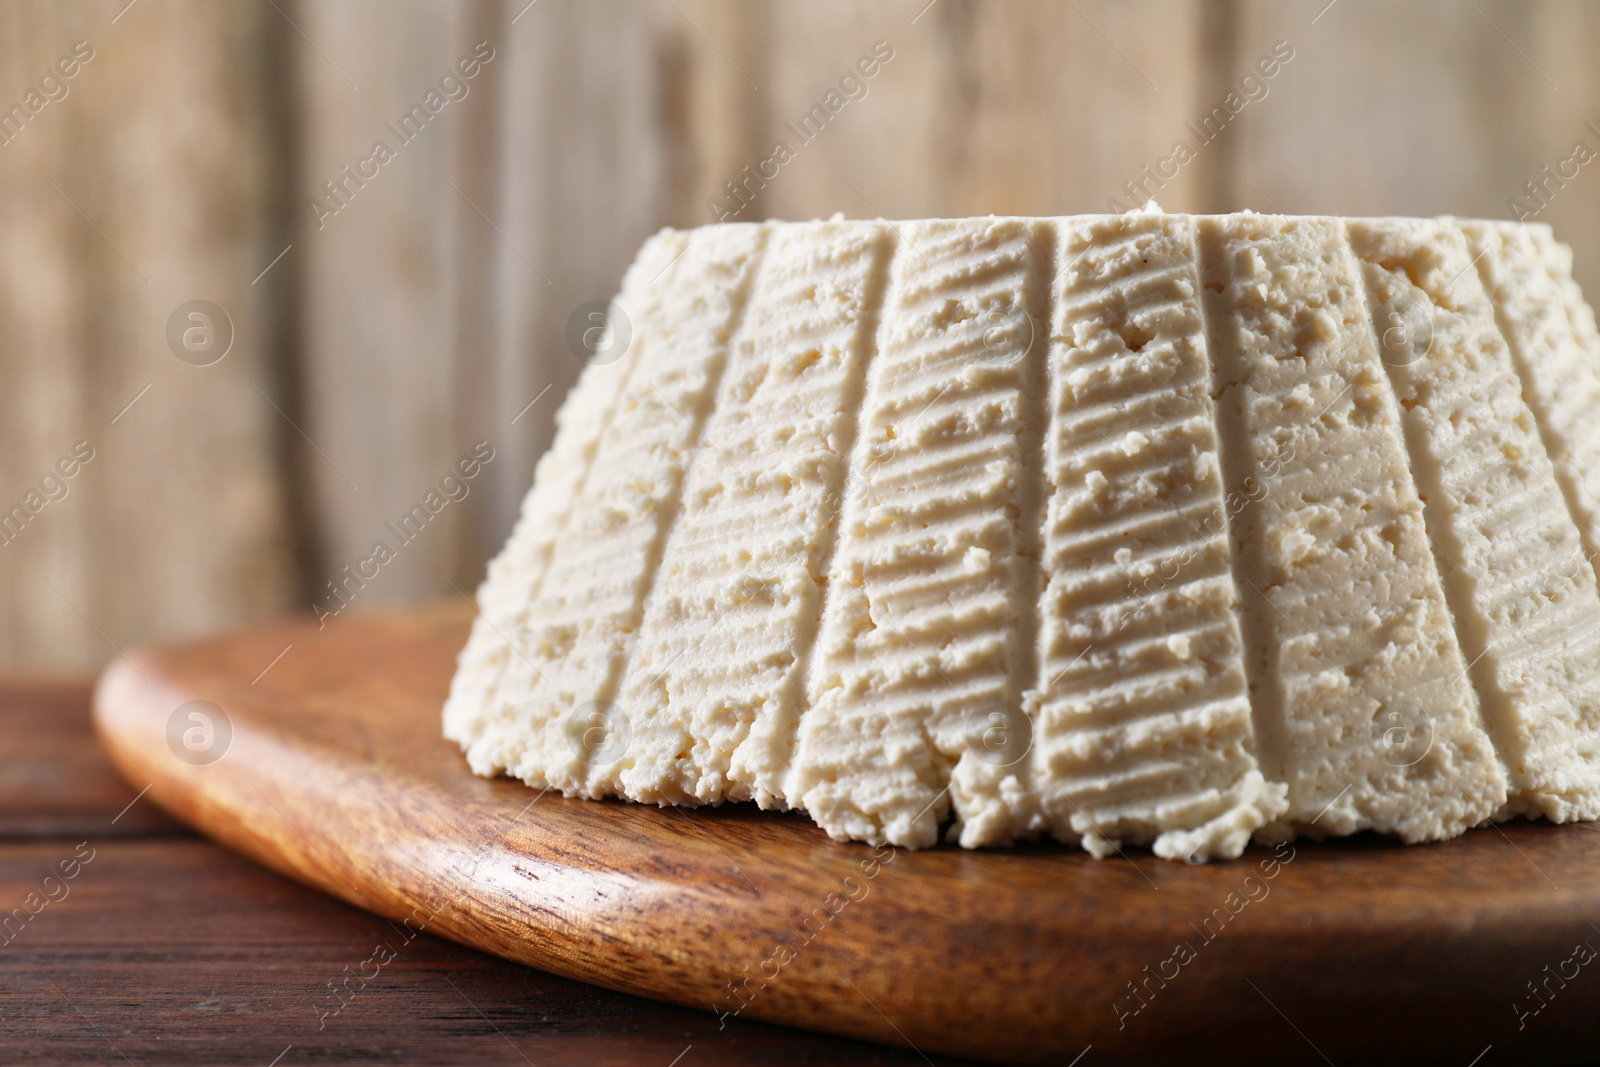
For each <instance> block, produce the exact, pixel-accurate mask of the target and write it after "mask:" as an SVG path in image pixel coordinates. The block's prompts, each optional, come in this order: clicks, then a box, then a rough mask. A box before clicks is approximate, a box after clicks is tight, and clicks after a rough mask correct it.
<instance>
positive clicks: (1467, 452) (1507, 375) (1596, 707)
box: [1349, 219, 1600, 821]
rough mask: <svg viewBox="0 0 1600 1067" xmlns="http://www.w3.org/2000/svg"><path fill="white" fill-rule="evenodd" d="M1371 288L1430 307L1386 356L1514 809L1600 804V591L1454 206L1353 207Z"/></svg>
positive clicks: (1407, 304) (1577, 815) (1409, 313)
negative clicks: (1399, 349) (1395, 213)
mask: <svg viewBox="0 0 1600 1067" xmlns="http://www.w3.org/2000/svg"><path fill="white" fill-rule="evenodd" d="M1349 230H1350V234H1351V239H1352V242H1353V244H1354V246H1355V251H1356V254H1357V255H1358V256H1359V257H1360V258H1361V260H1362V268H1363V273H1364V274H1365V278H1366V285H1367V300H1368V303H1369V305H1371V307H1372V308H1373V309H1374V312H1375V314H1374V317H1375V318H1376V317H1377V311H1378V309H1381V308H1391V309H1398V313H1399V314H1400V315H1401V316H1402V317H1414V316H1416V315H1420V316H1425V317H1426V321H1427V323H1428V327H1427V329H1428V335H1429V342H1428V343H1427V344H1426V345H1413V346H1412V347H1411V349H1410V350H1409V351H1408V353H1407V354H1406V356H1405V357H1404V358H1395V359H1388V360H1386V361H1385V363H1386V365H1387V367H1388V370H1389V374H1390V377H1391V379H1392V380H1393V382H1394V387H1395V393H1396V395H1397V396H1398V397H1399V399H1400V403H1401V406H1402V407H1403V408H1405V409H1406V415H1405V430H1406V438H1407V440H1408V442H1409V443H1410V446H1411V462H1412V470H1413V471H1414V472H1415V475H1416V478H1417V482H1418V486H1419V488H1420V490H1421V491H1422V493H1423V495H1424V498H1425V499H1426V501H1427V520H1428V532H1429V535H1430V537H1431V538H1432V539H1433V543H1434V552H1435V554H1436V556H1437V558H1438V559H1439V562H1440V568H1441V572H1442V574H1443V576H1444V586H1445V592H1446V595H1447V596H1448V597H1449V599H1450V607H1451V610H1452V611H1453V613H1454V615H1455V626H1456V634H1457V636H1458V638H1459V640H1460V644H1461V648H1462V651H1463V653H1464V654H1465V655H1466V656H1467V657H1468V663H1469V666H1470V672H1469V673H1471V675H1472V678H1473V681H1474V683H1475V684H1476V688H1477V692H1478V699H1479V703H1480V705H1481V706H1482V710H1483V720H1484V723H1485V725H1486V726H1487V728H1488V732H1489V736H1490V737H1492V738H1493V739H1494V744H1495V748H1496V749H1497V750H1498V751H1499V753H1500V757H1501V759H1502V760H1503V762H1504V763H1505V765H1506V767H1507V769H1508V771H1509V778H1510V783H1511V797H1510V801H1509V810H1510V811H1511V812H1512V813H1514V814H1523V813H1529V812H1534V813H1538V814H1541V815H1544V816H1546V817H1548V818H1550V819H1552V820H1558V821H1567V820H1571V819H1593V818H1596V817H1597V816H1600V774H1597V773H1596V770H1597V768H1600V625H1596V624H1597V622H1600V594H1597V592H1596V587H1595V575H1594V572H1593V570H1591V569H1589V568H1585V567H1582V566H1579V565H1575V564H1574V561H1576V560H1578V559H1580V558H1581V554H1582V547H1581V544H1580V540H1579V536H1578V530H1577V527H1576V525H1575V524H1574V523H1573V521H1572V517H1571V514H1570V513H1569V511H1568V508H1567V503H1566V501H1565V500H1564V499H1563V497H1562V495H1561V490H1560V488H1559V486H1558V485H1557V483H1556V479H1555V469H1554V466H1553V465H1552V463H1551V460H1550V456H1549V454H1548V453H1547V452H1546V451H1545V449H1544V446H1543V444H1542V443H1541V441H1540V440H1539V433H1538V429H1537V427H1536V425H1535V423H1534V418H1533V415H1532V414H1531V413H1530V412H1529V410H1528V406H1527V405H1526V404H1525V403H1524V402H1523V399H1522V385H1521V382H1520V381H1519V379H1518V377H1517V374H1516V370H1515V368H1514V366H1513V364H1512V359H1511V354H1510V351H1509V349H1508V348H1507V346H1506V342H1505V340H1504V338H1503V337H1502V336H1501V334H1500V331H1499V327H1498V325H1497V322H1496V317H1495V311H1494V305H1493V303H1492V302H1491V300H1490V298H1489V296H1488V295H1487V294H1486V293H1485V291H1484V288H1483V285H1482V283H1481V282H1480V281H1479V277H1478V274H1477V271H1476V270H1474V264H1473V253H1472V251H1471V249H1470V247H1469V245H1468V242H1467V238H1466V236H1465V235H1464V234H1463V233H1462V231H1461V229H1460V228H1459V227H1458V226H1455V225H1453V224H1451V223H1449V222H1425V221H1420V220H1411V219H1396V220H1383V221H1381V222H1379V221H1352V222H1351V223H1350V225H1349Z"/></svg>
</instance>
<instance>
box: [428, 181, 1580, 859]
mask: <svg viewBox="0 0 1600 1067" xmlns="http://www.w3.org/2000/svg"><path fill="white" fill-rule="evenodd" d="M616 303H617V305H618V306H619V308H620V309H621V311H622V313H623V314H625V315H626V316H627V318H628V323H629V326H630V327H631V334H632V337H631V342H630V344H629V345H628V348H627V350H626V352H625V353H624V354H623V355H622V356H621V358H618V359H616V360H614V361H611V362H607V363H604V364H598V365H595V366H591V367H589V368H587V369H586V370H585V371H584V373H583V375H582V377H581V378H580V380H579V383H578V385H577V386H576V387H575V388H574V389H573V391H572V393H571V394H570V395H569V397H568V399H567V402H566V404H565V405H564V406H563V408H562V410H561V413H560V415H559V416H558V429H557V434H556V439H555V443H554V445H553V446H552V448H551V450H550V452H549V453H548V454H547V455H546V457H545V458H544V459H543V460H542V461H541V463H540V464H539V468H538V471H537V474H536V478H535V484H534V487H533V489H532V490H531V491H530V493H529V495H528V498H527V500H526V501H525V503H524V506H523V512H522V517H521V519H520V520H519V522H518V523H517V526H516V529H515V530H514V532H513V533H512V536H511V539H510V541H509V542H508V544H507V546H506V548H505V550H504V551H503V552H502V553H501V555H500V556H499V557H497V559H496V560H495V561H494V562H493V563H492V564H491V566H490V568H489V573H488V577H487V578H486V579H485V582H484V584H483V586H482V588H481V589H480V590H479V594H478V605H479V617H478V618H477V620H476V622H475V624H474V626H473V629H472V634H471V637H470V638H469V640H468V643H467V646H466V648H465V649H464V650H463V652H462V654H461V660H460V664H459V668H458V671H457V674H456V678H455V681H454V683H453V685H452V688H451V693H450V697H449V700H448V702H447V704H446V707H445V710H444V724H445V733H446V735H447V736H448V737H450V738H451V739H452V740H455V741H456V742H458V743H459V744H460V745H461V746H462V748H463V750H464V751H465V753H466V756H467V759H468V762H469V764H470V765H471V767H472V769H473V770H474V771H476V772H478V773H480V774H484V775H496V774H507V775H511V776H514V777H517V778H520V779H522V780H523V781H525V782H527V783H528V784H529V785H531V786H535V787H538V788H541V789H543V788H550V789H555V790H558V791H560V792H562V793H564V794H566V795H569V796H584V797H606V796H618V797H624V798H627V799H630V800H635V801H641V802H646V803H655V804H679V805H698V804H716V803H721V802H723V801H728V800H734V801H740V800H753V801H755V802H756V803H758V804H760V805H761V806H762V807H767V808H780V809H782V808H791V809H801V810H804V811H805V812H807V813H808V814H809V815H810V816H811V817H812V818H813V819H814V820H815V821H816V822H817V823H818V824H820V825H821V826H822V827H823V828H824V829H826V830H827V831H828V833H830V834H831V835H832V836H834V837H836V838H840V839H851V840H861V841H869V842H873V843H884V842H887V843H891V844H894V845H899V846H907V847H924V846H928V845H932V844H934V843H936V842H938V841H939V840H941V839H944V840H950V841H955V842H959V843H960V844H961V845H963V846H966V847H978V846H985V845H1002V844H1007V843H1010V842H1013V841H1018V840H1024V839H1029V838H1037V837H1043V836H1049V837H1054V838H1056V839H1058V840H1061V841H1065V842H1069V843H1074V844H1080V845H1081V846H1082V847H1083V848H1085V849H1086V850H1088V851H1089V852H1091V853H1093V854H1094V855H1096V856H1105V855H1113V854H1116V853H1118V852H1119V851H1121V850H1123V849H1124V848H1127V847H1132V846H1142V847H1148V848H1150V849H1151V850H1152V851H1153V852H1154V853H1155V854H1157V855H1159V856H1162V857H1166V858H1170V859H1183V860H1187V861H1190V862H1200V861H1205V860H1209V859H1221V858H1231V857H1234V856H1237V855H1239V853H1240V852H1241V851H1243V849H1244V848H1245V847H1246V846H1247V845H1248V844H1249V843H1250V842H1251V841H1252V840H1255V841H1277V840H1283V839H1287V838H1290V837H1293V836H1296V835H1307V836H1316V837H1321V836H1328V835H1343V834H1350V833H1354V832H1357V831H1360V830H1374V831H1378V832H1382V833H1388V834H1393V835H1395V836H1398V837H1400V838H1401V839H1403V840H1405V841H1408V842H1414V841H1426V840H1438V839H1442V838H1447V837H1451V836H1454V835H1456V834H1459V833H1461V832H1463V831H1464V830H1466V829H1468V828H1470V827H1472V826H1475V825H1478V824H1479V823H1482V822H1484V821H1485V820H1489V819H1495V818H1504V817H1507V816H1510V815H1530V816H1542V817H1545V818H1549V819H1552V820H1556V821H1568V820H1575V819H1595V818H1597V817H1600V590H1597V577H1596V574H1597V568H1596V559H1597V555H1600V414H1597V413H1600V332H1597V331H1596V328H1595V320H1594V316H1593V314H1592V312H1591V311H1590V310H1589V308H1588V307H1587V305H1585V304H1584V303H1583V300H1582V297H1581V295H1580V294H1579V293H1578V290H1577V287H1576V285H1575V284H1574V283H1573V281H1572V276H1571V254H1570V253H1569V252H1568V251H1567V250H1566V249H1565V247H1564V246H1562V245H1560V244H1559V243H1557V242H1556V241H1555V239H1554V238H1553V236H1552V235H1551V234H1550V232H1549V229H1548V228H1547V227H1544V226H1513V225H1510V224H1503V223H1485V222H1462V221H1457V220H1451V219H1440V220H1416V219H1367V220H1342V219H1336V218H1321V217H1285V216H1262V215H1253V214H1250V213H1246V214H1243V215H1228V216H1188V215H1172V214H1163V213H1160V212H1140V213H1134V214H1129V215H1121V216H1075V217H1069V218H1054V219H1023V218H993V217H991V218H981V219H965V220H929V221H921V222H901V223H895V222H886V221H883V220H877V221H867V222H849V221H843V220H839V219H834V220H829V221H825V222H811V223H792V224H791V223H762V224H738V225H722V226H709V227H704V228H701V229H698V230H692V231H673V230H667V231H663V232H662V233H660V234H658V235H657V236H656V237H654V238H652V239H651V240H650V241H649V242H647V243H646V245H645V247H644V249H643V250H642V251H641V252H640V255H639V259H638V261H637V262H636V263H635V264H634V266H633V267H632V268H631V269H630V271H629V272H628V274H627V276H626V277H625V279H624V281H623V286H622V292H621V293H620V294H619V296H618V297H617V301H616Z"/></svg>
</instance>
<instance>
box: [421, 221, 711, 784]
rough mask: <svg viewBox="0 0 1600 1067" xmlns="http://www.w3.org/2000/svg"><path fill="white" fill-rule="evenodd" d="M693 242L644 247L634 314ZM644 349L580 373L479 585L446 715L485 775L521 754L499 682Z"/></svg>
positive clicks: (623, 302)
mask: <svg viewBox="0 0 1600 1067" xmlns="http://www.w3.org/2000/svg"><path fill="white" fill-rule="evenodd" d="M687 243H688V234H686V233H683V232H682V231H677V230H663V231H661V232H660V233H658V234H656V235H655V236H653V237H651V238H650V239H649V240H648V241H646V242H645V244H644V247H643V248H641V249H640V250H639V255H638V256H637V257H636V258H635V260H634V262H633V265H632V266H631V267H629V268H628V272H627V274H626V275H625V276H624V277H623V281H622V291H621V293H620V294H619V295H618V297H617V301H616V303H617V304H618V306H620V307H622V308H623V309H624V314H628V315H629V318H630V320H631V319H632V318H639V319H640V320H641V321H645V322H648V321H650V320H651V319H652V318H653V317H654V316H655V315H656V314H657V313H658V312H659V305H658V304H656V303H655V302H654V300H653V299H652V287H651V281H652V279H654V278H656V276H657V275H659V274H661V273H662V272H663V271H666V270H669V269H670V268H671V267H673V266H674V265H675V261H676V260H677V258H678V257H679V256H680V255H681V253H682V252H683V250H684V248H685V246H686V245H687ZM657 291H659V290H657ZM627 309H632V310H631V313H630V312H629V311H628V310H627ZM638 351H639V348H638V346H635V345H631V344H630V345H629V346H628V348H627V349H626V350H625V351H624V352H623V353H622V356H621V357H620V358H619V359H618V360H616V361H615V362H611V363H604V364H593V365H590V366H588V367H586V368H585V369H584V371H583V373H582V374H581V375H579V378H578V383H577V384H576V385H575V386H574V387H573V389H572V392H571V394H570V395H569V396H568V397H567V400H566V402H565V403H564V404H562V406H561V410H560V411H559V412H557V414H556V434H555V440H554V441H553V442H552V443H551V445H550V449H549V451H547V452H546V453H545V454H544V455H543V456H542V457H541V458H540V460H539V463H538V465H537V467H536V469H535V477H534V483H533V488H531V489H529V490H528V493H527V496H525V497H524V498H523V502H522V510H521V513H520V514H519V516H518V518H517V524H516V527H515V528H514V529H513V530H512V533H511V538H510V540H509V541H508V542H507V543H506V547H505V548H504V550H502V551H501V553H500V554H499V555H498V556H496V557H495V558H494V560H493V561H491V563H490V564H489V569H488V573H487V574H486V575H485V577H484V580H483V584H482V585H480V586H479V587H478V591H477V601H478V615H477V617H476V618H474V619H473V622H472V635H471V637H470V639H469V640H468V641H467V644H466V647H465V648H463V649H462V652H461V658H460V662H459V664H458V665H457V669H456V674H455V677H454V679H453V680H452V682H451V686H450V696H449V698H448V699H447V701H446V702H445V708H444V724H445V736H446V737H448V738H450V739H451V740H453V741H456V742H458V743H460V744H462V745H463V746H465V747H466V750H467V757H468V760H469V761H470V762H471V764H472V768H473V770H475V771H477V772H478V773H480V774H496V773H499V772H501V771H504V770H506V769H508V768H509V767H510V766H511V765H512V761H514V760H515V756H514V755H512V754H511V753H510V752H509V751H508V749H507V747H506V744H505V742H506V741H507V740H508V738H507V736H506V735H505V734H504V733H499V732H496V731H494V730H493V728H492V726H491V720H494V721H503V720H504V718H505V717H506V716H507V715H508V714H509V713H510V710H511V709H510V707H509V705H507V704H506V703H505V702H504V701H503V700H502V699H501V698H500V694H499V689H500V683H501V680H502V679H503V678H504V676H505V673H506V668H507V665H508V664H509V663H510V661H511V660H512V659H513V658H515V657H516V656H517V655H518V653H519V650H518V649H517V648H515V647H513V645H512V642H515V641H516V640H517V636H516V635H518V634H520V633H521V632H522V631H523V630H524V629H525V628H526V626H527V617H528V611H529V608H530V606H531V605H532V604H533V603H534V602H535V600H536V599H537V597H538V593H539V586H540V583H541V582H542V580H543V578H544V574H545V570H546V568H547V567H548V566H549V563H550V554H551V551H552V550H553V548H554V546H555V542H556V538H557V537H558V536H559V535H560V533H561V530H562V529H563V528H564V527H565V526H566V524H567V522H568V521H569V519H570V516H571V514H572V512H573V510H574V507H575V506H576V504H577V503H578V501H579V500H580V499H581V498H582V495H583V489H584V484H585V482H586V480H587V479H588V476H589V472H590V470H591V469H592V468H593V465H594V456H595V450H596V448H597V446H598V445H599V443H600V439H601V437H602V436H603V435H604V433H605V431H606V429H607V427H609V426H610V425H611V419H612V415H613V414H614V412H615V410H616V397H617V392H618V390H617V385H618V383H619V381H621V380H624V379H625V378H626V377H627V375H628V373H629V371H630V370H631V369H632V367H633V363H634V359H635V358H636V356H637V354H638Z"/></svg>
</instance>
